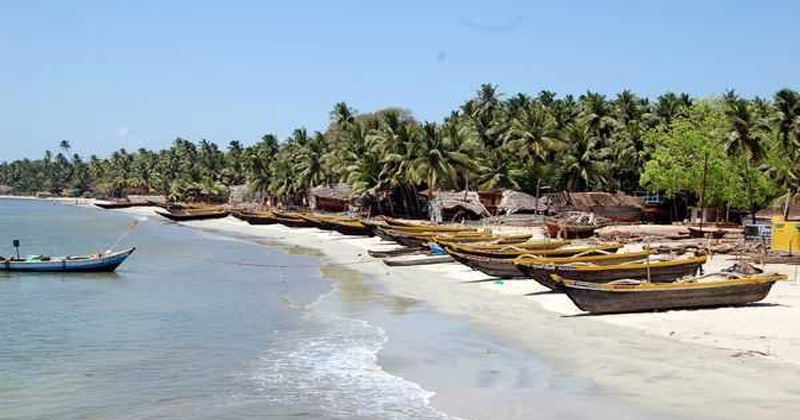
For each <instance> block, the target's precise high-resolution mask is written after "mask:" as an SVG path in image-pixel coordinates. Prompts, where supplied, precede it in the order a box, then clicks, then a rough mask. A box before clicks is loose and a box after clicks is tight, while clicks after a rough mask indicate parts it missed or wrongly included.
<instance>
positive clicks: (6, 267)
mask: <svg viewBox="0 0 800 420" xmlns="http://www.w3.org/2000/svg"><path fill="white" fill-rule="evenodd" d="M135 250H136V248H128V249H125V250H122V251H116V252H111V251H106V252H105V253H104V254H92V255H82V256H66V257H46V256H41V255H37V256H31V257H28V258H24V259H22V258H12V257H9V258H5V257H2V256H0V271H19V272H42V273H45V272H46V273H88V272H112V271H114V270H116V269H117V267H119V265H120V264H122V263H123V262H124V261H125V260H126V259H127V258H128V257H129V256H130V255H131V254H133V251H135Z"/></svg>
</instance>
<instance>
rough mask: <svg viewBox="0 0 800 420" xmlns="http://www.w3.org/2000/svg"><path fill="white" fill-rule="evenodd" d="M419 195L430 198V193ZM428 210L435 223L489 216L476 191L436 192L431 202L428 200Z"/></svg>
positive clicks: (425, 192)
mask: <svg viewBox="0 0 800 420" xmlns="http://www.w3.org/2000/svg"><path fill="white" fill-rule="evenodd" d="M421 195H424V196H426V197H430V192H429V191H424V192H422V193H421ZM428 210H429V213H430V217H431V220H433V221H436V222H444V221H460V220H467V219H480V218H481V217H485V216H491V214H490V213H489V210H487V209H486V207H485V206H484V205H483V203H481V198H480V195H479V194H478V193H477V192H476V191H437V192H435V193H434V194H433V200H430V199H429V200H428Z"/></svg>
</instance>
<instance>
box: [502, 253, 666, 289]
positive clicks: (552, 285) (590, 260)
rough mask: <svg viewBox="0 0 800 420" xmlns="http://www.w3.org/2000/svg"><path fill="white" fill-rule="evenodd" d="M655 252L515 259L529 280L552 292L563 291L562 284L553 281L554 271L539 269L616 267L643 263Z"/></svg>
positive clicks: (529, 256)
mask: <svg viewBox="0 0 800 420" xmlns="http://www.w3.org/2000/svg"><path fill="white" fill-rule="evenodd" d="M653 253H654V252H653V251H639V252H623V253H621V254H605V255H590V256H584V257H559V258H552V257H540V256H536V255H522V256H520V257H517V258H515V259H514V265H515V266H516V267H517V269H518V270H519V271H521V272H523V273H525V275H526V277H527V278H532V279H534V280H536V282H538V283H539V284H541V285H542V286H544V287H547V288H548V289H550V290H555V291H563V288H562V287H561V283H558V282H557V281H555V280H553V278H552V277H551V274H553V273H552V271H554V270H549V269H540V268H539V267H542V266H544V267H550V266H553V267H557V266H563V265H570V264H594V265H598V266H608V265H615V264H620V263H624V262H629V261H641V260H643V259H645V258H647V257H648V256H650V255H652V254H653Z"/></svg>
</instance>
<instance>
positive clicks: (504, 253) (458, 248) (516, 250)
mask: <svg viewBox="0 0 800 420" xmlns="http://www.w3.org/2000/svg"><path fill="white" fill-rule="evenodd" d="M620 248H622V244H617V243H609V244H598V245H595V246H576V247H565V248H556V249H546V248H545V249H536V248H533V249H531V248H522V247H516V246H514V245H507V246H505V247H503V248H501V249H481V248H479V247H472V246H470V245H469V244H448V245H447V246H446V247H445V249H446V250H447V252H450V251H455V252H460V253H462V254H469V255H477V256H481V257H490V258H506V259H514V258H517V257H519V256H520V255H538V256H542V257H571V256H575V255H599V254H610V253H614V252H617V250H618V249H620Z"/></svg>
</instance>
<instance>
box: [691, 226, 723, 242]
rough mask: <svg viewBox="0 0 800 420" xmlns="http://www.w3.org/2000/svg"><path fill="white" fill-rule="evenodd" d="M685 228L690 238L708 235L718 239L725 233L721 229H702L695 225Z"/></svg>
mask: <svg viewBox="0 0 800 420" xmlns="http://www.w3.org/2000/svg"><path fill="white" fill-rule="evenodd" d="M686 229H688V230H689V236H691V237H692V238H705V237H706V236H708V237H710V238H711V239H720V238H722V237H723V236H725V234H726V233H727V232H726V231H724V230H722V229H703V228H700V227H695V226H687V227H686Z"/></svg>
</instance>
